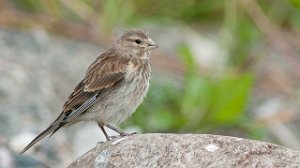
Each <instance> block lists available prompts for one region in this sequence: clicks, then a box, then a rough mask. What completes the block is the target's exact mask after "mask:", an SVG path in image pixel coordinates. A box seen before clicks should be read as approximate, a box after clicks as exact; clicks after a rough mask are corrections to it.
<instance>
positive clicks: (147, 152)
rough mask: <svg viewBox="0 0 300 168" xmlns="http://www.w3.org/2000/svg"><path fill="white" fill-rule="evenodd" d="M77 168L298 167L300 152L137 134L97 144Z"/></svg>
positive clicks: (229, 140) (236, 141)
mask: <svg viewBox="0 0 300 168" xmlns="http://www.w3.org/2000/svg"><path fill="white" fill-rule="evenodd" d="M79 167H108V168H110V167H124V168H125V167H126V168H127V167H222V168H224V167H231V168H232V167H300V152H298V151H294V150H291V149H288V148H286V147H283V146H278V145H275V144H270V143H266V142H259V141H254V140H248V139H242V138H236V137H228V136H219V135H205V134H203V135H195V134H138V135H133V136H130V137H122V138H118V139H116V140H113V141H109V142H105V143H100V144H98V145H97V146H96V147H95V148H93V149H92V150H90V151H89V152H87V153H86V154H84V155H83V156H81V157H80V158H79V159H78V160H77V161H75V162H73V163H72V164H71V165H70V166H69V168H79Z"/></svg>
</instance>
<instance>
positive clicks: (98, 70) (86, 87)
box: [63, 54, 129, 116]
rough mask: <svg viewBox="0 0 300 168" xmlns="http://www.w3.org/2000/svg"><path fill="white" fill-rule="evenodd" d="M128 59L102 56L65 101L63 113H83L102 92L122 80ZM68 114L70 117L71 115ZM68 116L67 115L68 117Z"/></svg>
mask: <svg viewBox="0 0 300 168" xmlns="http://www.w3.org/2000/svg"><path fill="white" fill-rule="evenodd" d="M128 61H129V60H128V59H126V58H122V57H120V56H118V55H111V54H110V55H102V56H100V57H99V58H98V59H97V60H96V61H95V62H94V63H93V64H92V65H91V66H90V67H89V68H88V70H87V73H86V76H85V78H84V79H83V80H82V81H81V82H80V83H79V84H78V85H77V87H76V88H75V89H74V91H73V92H72V93H71V95H70V96H69V98H68V100H67V101H66V103H65V105H64V107H63V112H64V113H70V112H71V114H72V113H78V112H76V111H78V110H79V111H81V112H83V111H85V110H86V109H87V108H88V107H90V106H91V105H90V104H93V102H95V101H96V98H97V97H99V96H100V95H101V94H102V92H103V91H104V90H106V89H109V88H111V87H113V86H115V85H116V84H117V83H119V82H121V81H122V80H124V77H125V73H126V69H127V65H128ZM71 114H70V115H71ZM68 116H69V115H68Z"/></svg>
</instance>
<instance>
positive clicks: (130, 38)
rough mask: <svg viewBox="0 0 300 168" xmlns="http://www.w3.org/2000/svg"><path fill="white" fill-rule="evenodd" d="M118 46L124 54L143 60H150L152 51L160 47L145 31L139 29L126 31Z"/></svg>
mask: <svg viewBox="0 0 300 168" xmlns="http://www.w3.org/2000/svg"><path fill="white" fill-rule="evenodd" d="M117 45H118V46H119V49H120V50H121V51H122V52H124V53H126V54H128V55H130V56H134V57H138V58H141V59H146V58H148V57H149V54H150V51H151V50H153V49H155V48H157V47H158V45H157V44H156V43H155V42H154V41H153V40H152V39H151V38H150V37H149V36H148V35H147V33H146V32H145V31H143V30H142V29H137V28H134V29H130V30H129V31H126V32H125V33H124V34H123V35H122V36H121V38H120V40H118V41H117Z"/></svg>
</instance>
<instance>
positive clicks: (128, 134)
mask: <svg viewBox="0 0 300 168" xmlns="http://www.w3.org/2000/svg"><path fill="white" fill-rule="evenodd" d="M134 134H137V132H131V133H127V132H122V133H120V136H122V137H124V136H131V135H134Z"/></svg>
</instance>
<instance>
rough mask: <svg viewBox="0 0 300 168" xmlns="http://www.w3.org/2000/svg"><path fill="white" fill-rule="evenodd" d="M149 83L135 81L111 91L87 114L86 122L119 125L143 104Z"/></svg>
mask: <svg viewBox="0 0 300 168" xmlns="http://www.w3.org/2000/svg"><path fill="white" fill-rule="evenodd" d="M148 87H149V82H148V81H147V82H144V83H143V82H142V81H139V80H133V81H131V82H126V83H123V84H122V85H120V86H119V87H118V88H117V89H115V90H113V91H110V92H109V93H108V94H107V95H106V96H105V97H103V98H102V99H100V100H99V102H97V103H96V104H95V105H93V106H92V107H91V108H90V109H89V110H88V111H87V112H86V113H85V114H86V115H85V116H84V118H85V120H96V121H98V122H106V123H110V124H119V123H120V122H122V121H123V120H125V119H126V118H128V117H129V116H130V115H131V114H132V113H134V112H135V110H136V109H137V107H138V106H139V105H140V104H141V102H142V101H143V99H144V97H145V96H146V93H147V91H148Z"/></svg>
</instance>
